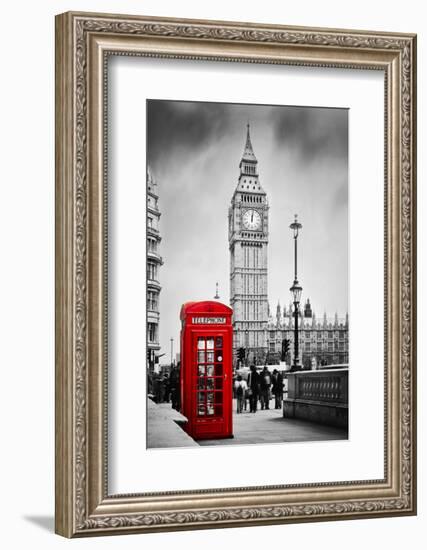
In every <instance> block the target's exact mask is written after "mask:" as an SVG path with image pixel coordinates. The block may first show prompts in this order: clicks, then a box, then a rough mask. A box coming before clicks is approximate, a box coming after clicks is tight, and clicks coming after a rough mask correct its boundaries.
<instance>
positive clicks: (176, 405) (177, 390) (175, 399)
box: [169, 366, 181, 411]
mask: <svg viewBox="0 0 427 550" xmlns="http://www.w3.org/2000/svg"><path fill="white" fill-rule="evenodd" d="M169 387H170V395H171V401H172V408H173V409H175V410H176V411H179V409H180V397H181V386H180V381H179V368H178V367H175V366H174V367H172V370H171V373H170V377H169Z"/></svg>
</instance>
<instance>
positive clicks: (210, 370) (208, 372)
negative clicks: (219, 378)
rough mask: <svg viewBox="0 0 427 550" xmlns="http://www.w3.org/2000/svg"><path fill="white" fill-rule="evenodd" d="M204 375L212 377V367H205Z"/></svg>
mask: <svg viewBox="0 0 427 550" xmlns="http://www.w3.org/2000/svg"><path fill="white" fill-rule="evenodd" d="M206 371H207V372H206V374H207V376H213V375H214V366H213V365H207V367H206Z"/></svg>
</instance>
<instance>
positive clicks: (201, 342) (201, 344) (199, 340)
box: [197, 338, 205, 349]
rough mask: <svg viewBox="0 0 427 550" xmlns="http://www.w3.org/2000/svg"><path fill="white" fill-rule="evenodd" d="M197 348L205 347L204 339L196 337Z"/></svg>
mask: <svg viewBox="0 0 427 550" xmlns="http://www.w3.org/2000/svg"><path fill="white" fill-rule="evenodd" d="M197 349H205V339H204V338H197Z"/></svg>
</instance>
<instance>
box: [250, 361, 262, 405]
mask: <svg viewBox="0 0 427 550" xmlns="http://www.w3.org/2000/svg"><path fill="white" fill-rule="evenodd" d="M248 393H249V410H250V412H251V413H256V411H257V404H258V397H259V395H260V380H259V374H258V373H257V370H256V367H255V365H251V367H250V372H249V376H248Z"/></svg>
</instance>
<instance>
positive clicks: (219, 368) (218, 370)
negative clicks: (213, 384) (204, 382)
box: [215, 365, 222, 376]
mask: <svg viewBox="0 0 427 550" xmlns="http://www.w3.org/2000/svg"><path fill="white" fill-rule="evenodd" d="M215 376H222V365H216V366H215Z"/></svg>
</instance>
